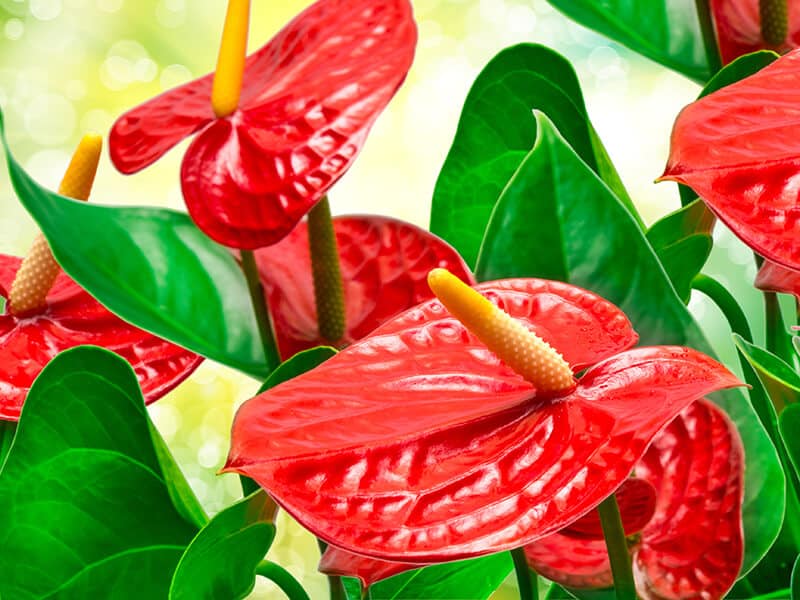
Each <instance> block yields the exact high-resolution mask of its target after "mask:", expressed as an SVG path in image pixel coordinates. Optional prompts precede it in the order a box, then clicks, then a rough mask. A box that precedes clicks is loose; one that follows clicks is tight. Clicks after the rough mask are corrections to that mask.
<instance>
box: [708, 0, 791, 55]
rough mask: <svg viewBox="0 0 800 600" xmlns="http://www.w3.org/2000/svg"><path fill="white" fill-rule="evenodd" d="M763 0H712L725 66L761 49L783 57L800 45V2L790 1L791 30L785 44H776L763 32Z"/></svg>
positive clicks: (789, 20) (789, 19)
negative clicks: (761, 15) (761, 7)
mask: <svg viewBox="0 0 800 600" xmlns="http://www.w3.org/2000/svg"><path fill="white" fill-rule="evenodd" d="M758 4H759V0H711V12H712V15H713V18H714V24H715V26H716V29H717V41H718V43H719V51H720V55H721V57H722V62H723V64H727V63H729V62H731V61H733V60H735V59H737V58H739V57H740V56H742V55H744V54H749V53H750V52H756V51H758V50H775V51H777V52H779V53H781V54H783V53H784V52H788V51H789V50H791V49H793V48H797V47H798V46H800V2H797V1H796V0H788V29H787V36H786V39H785V40H784V42H783V43H781V44H778V45H774V44H771V43H769V42H767V41H765V40H764V37H763V35H762V33H761V17H760V15H759V7H758Z"/></svg>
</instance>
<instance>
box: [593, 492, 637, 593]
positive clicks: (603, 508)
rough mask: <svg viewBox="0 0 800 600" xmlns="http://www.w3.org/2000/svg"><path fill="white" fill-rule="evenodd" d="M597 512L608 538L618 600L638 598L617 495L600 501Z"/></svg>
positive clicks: (607, 542)
mask: <svg viewBox="0 0 800 600" xmlns="http://www.w3.org/2000/svg"><path fill="white" fill-rule="evenodd" d="M597 512H598V513H599V514H600V524H601V525H602V527H603V537H605V540H606V548H607V549H608V558H609V561H610V563H611V573H612V574H613V575H614V591H615V593H616V594H617V600H636V598H637V595H636V585H635V583H634V580H633V570H632V568H631V554H630V552H629V551H628V541H627V540H626V539H625V531H624V529H623V528H622V516H621V515H620V513H619V505H618V504H617V497H616V496H615V495H614V494H611V495H610V496H609V497H608V498H606V499H605V500H603V501H602V502H601V503H600V505H599V506H598V507H597Z"/></svg>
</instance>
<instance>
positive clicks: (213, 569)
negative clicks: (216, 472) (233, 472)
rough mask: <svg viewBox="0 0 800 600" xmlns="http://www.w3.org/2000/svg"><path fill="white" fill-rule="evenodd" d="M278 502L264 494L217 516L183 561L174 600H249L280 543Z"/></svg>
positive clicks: (173, 587)
mask: <svg viewBox="0 0 800 600" xmlns="http://www.w3.org/2000/svg"><path fill="white" fill-rule="evenodd" d="M275 510H276V506H275V503H274V502H273V501H272V500H271V499H270V497H269V496H268V495H267V494H266V492H264V491H263V490H259V491H257V492H255V493H253V494H251V495H250V496H248V497H247V498H245V499H244V500H241V501H240V502H237V503H236V504H234V505H232V506H229V507H228V508H226V509H225V510H223V511H222V512H220V513H219V514H217V515H216V516H215V517H214V518H213V519H212V520H211V521H210V522H209V523H208V525H206V526H205V527H204V528H203V529H202V530H201V531H200V532H199V533H198V534H197V535H196V536H195V538H194V539H193V540H192V542H191V544H189V547H188V548H186V551H185V552H184V554H183V556H182V557H181V560H180V562H179V563H178V567H177V569H176V570H175V574H174V575H173V577H172V585H171V586H170V590H169V598H170V600H200V599H208V600H213V599H217V598H219V599H222V598H226V599H227V598H244V597H245V596H247V594H249V593H250V592H251V591H252V590H253V586H254V585H255V571H256V567H257V566H258V564H259V562H261V559H262V558H264V555H265V554H266V553H267V550H269V547H270V546H271V545H272V540H273V539H274V538H275V525H273V523H272V519H273V516H274V514H275Z"/></svg>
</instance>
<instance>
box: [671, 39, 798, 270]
mask: <svg viewBox="0 0 800 600" xmlns="http://www.w3.org/2000/svg"><path fill="white" fill-rule="evenodd" d="M799 86H800V50H795V51H793V52H790V53H789V54H787V55H786V56H784V57H782V58H780V59H778V60H777V61H775V62H774V63H773V64H771V65H770V66H768V67H766V68H765V69H762V70H761V71H759V72H758V73H756V74H755V75H753V76H752V77H748V78H747V79H743V80H742V81H739V82H737V83H734V84H733V85H729V86H727V87H725V88H723V89H721V90H719V91H717V92H715V93H713V94H710V95H708V96H706V97H705V98H702V99H700V100H698V101H697V102H694V103H693V104H690V105H689V106H687V107H686V108H684V109H683V111H682V112H681V114H680V115H679V116H678V119H677V121H676V122H675V127H674V129H673V131H672V147H671V150H670V157H669V162H668V163H667V169H666V171H665V173H664V176H663V177H664V179H671V180H674V181H677V182H679V183H683V184H686V185H688V186H690V187H691V188H692V189H693V190H694V191H695V192H697V194H698V195H699V196H700V197H701V198H702V199H703V200H704V201H705V202H706V203H707V204H708V206H709V207H710V208H711V210H712V211H714V213H716V214H717V216H719V217H720V219H722V220H723V221H724V222H725V223H726V224H727V225H728V226H729V227H730V228H731V230H732V231H733V232H734V233H735V234H736V235H737V236H739V237H740V238H741V239H742V240H743V241H744V242H745V243H746V244H747V245H748V246H750V247H751V248H753V249H754V250H755V251H756V252H758V253H759V254H761V255H763V256H764V257H765V258H768V259H770V260H772V261H774V262H777V263H780V264H782V265H785V266H788V267H792V268H800V204H799V203H798V183H797V182H798V178H800V114H798V112H797V109H796V105H797V100H798V98H797V92H796V90H798V89H800V87H799Z"/></svg>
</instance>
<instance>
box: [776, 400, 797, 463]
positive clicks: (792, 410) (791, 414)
mask: <svg viewBox="0 0 800 600" xmlns="http://www.w3.org/2000/svg"><path fill="white" fill-rule="evenodd" d="M778 425H779V427H780V431H781V436H782V437H783V443H784V444H785V445H786V451H787V453H788V455H789V460H790V462H791V467H793V468H794V472H795V474H796V475H797V476H798V477H800V404H792V405H791V406H787V407H786V408H785V409H784V410H783V412H782V413H781V414H780V416H779V417H778ZM789 467H790V465H786V468H789Z"/></svg>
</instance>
